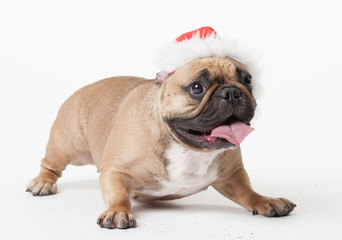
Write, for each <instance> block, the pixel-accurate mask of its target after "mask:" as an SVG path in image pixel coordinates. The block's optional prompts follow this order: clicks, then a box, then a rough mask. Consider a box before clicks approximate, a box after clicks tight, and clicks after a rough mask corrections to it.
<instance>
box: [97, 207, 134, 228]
mask: <svg viewBox="0 0 342 240" xmlns="http://www.w3.org/2000/svg"><path fill="white" fill-rule="evenodd" d="M97 224H98V225H100V227H104V228H119V229H125V228H134V227H135V226H136V221H135V218H134V216H133V214H132V213H131V212H130V211H129V210H128V209H127V208H125V207H114V208H110V209H108V210H107V211H104V212H103V213H102V214H101V215H100V216H99V218H98V219H97Z"/></svg>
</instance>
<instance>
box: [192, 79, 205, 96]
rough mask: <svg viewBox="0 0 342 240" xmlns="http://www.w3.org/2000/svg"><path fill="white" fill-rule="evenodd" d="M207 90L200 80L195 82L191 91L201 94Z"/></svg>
mask: <svg viewBox="0 0 342 240" xmlns="http://www.w3.org/2000/svg"><path fill="white" fill-rule="evenodd" d="M205 91H206V89H205V87H204V86H203V85H202V84H201V83H199V82H194V83H193V84H191V86H190V93H191V94H194V95H198V94H201V93H203V92H205Z"/></svg>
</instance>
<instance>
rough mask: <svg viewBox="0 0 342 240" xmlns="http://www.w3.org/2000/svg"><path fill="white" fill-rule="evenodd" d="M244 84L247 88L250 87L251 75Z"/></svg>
mask: <svg viewBox="0 0 342 240" xmlns="http://www.w3.org/2000/svg"><path fill="white" fill-rule="evenodd" d="M244 84H245V85H246V86H247V87H250V86H251V84H252V76H251V75H247V76H246V77H245V79H244Z"/></svg>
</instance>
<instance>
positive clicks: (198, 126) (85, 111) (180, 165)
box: [27, 57, 296, 229]
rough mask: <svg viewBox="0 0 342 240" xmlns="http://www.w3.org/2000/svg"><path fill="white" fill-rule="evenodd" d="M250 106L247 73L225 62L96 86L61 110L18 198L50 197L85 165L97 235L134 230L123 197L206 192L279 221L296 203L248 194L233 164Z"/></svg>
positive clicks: (238, 162)
mask: <svg viewBox="0 0 342 240" xmlns="http://www.w3.org/2000/svg"><path fill="white" fill-rule="evenodd" d="M256 106H257V104H256V100H255V98H254V96H253V88H252V76H251V74H250V73H249V72H248V70H247V69H246V67H245V66H244V65H243V64H242V63H240V62H238V61H236V60H234V59H232V58H229V57H205V58H199V59H195V60H192V61H190V62H188V63H186V64H184V65H183V66H181V67H179V68H177V69H176V70H175V71H174V72H173V73H165V72H161V73H159V74H158V75H157V77H156V79H155V80H151V79H144V78H138V77H128V76H127V77H113V78H108V79H104V80H101V81H98V82H95V83H93V84H90V85H88V86H86V87H83V88H81V89H80V90H78V91H77V92H75V93H74V94H73V95H72V96H71V97H70V98H69V99H67V100H66V102H65V103H64V104H63V105H62V107H61V108H60V110H59V113H58V116H57V118H56V120H55V122H54V124H53V126H52V129H51V133H50V138H49V141H48V144H47V148H46V155H45V157H44V158H43V160H42V162H41V169H40V173H39V175H38V176H37V177H36V178H34V179H33V180H32V181H31V182H30V183H29V184H28V186H27V191H29V192H31V193H32V194H33V196H46V195H50V194H55V193H56V192H57V185H56V181H57V179H58V178H59V177H61V176H62V171H63V170H64V169H65V168H66V167H67V166H68V165H69V164H74V165H84V164H94V165H95V166H96V167H97V169H98V171H99V174H100V177H99V181H100V186H101V192H102V196H103V200H104V203H105V206H106V210H105V211H104V212H103V213H102V214H101V215H100V216H99V217H98V220H97V224H99V225H100V226H101V227H104V228H121V229H122V228H132V227H135V226H136V220H135V217H134V215H133V214H132V212H131V200H130V199H131V198H142V199H146V200H171V199H178V198H182V197H186V196H189V195H192V194H195V193H197V192H199V191H203V190H205V189H207V188H208V187H209V186H212V187H214V188H215V189H216V190H217V191H218V192H220V193H221V194H223V195H224V196H225V197H227V198H229V199H231V200H232V201H234V202H236V203H238V204H239V205H241V206H243V207H244V208H246V209H248V210H249V211H251V212H252V213H253V215H255V214H260V215H264V216H267V217H275V216H284V215H287V214H289V213H290V212H291V211H292V210H293V209H294V207H296V205H295V204H294V203H292V202H291V201H289V200H287V199H285V198H270V197H265V196H262V195H260V194H258V193H256V192H255V191H254V190H253V189H252V187H251V184H250V180H249V177H248V175H247V172H246V170H245V168H244V165H243V162H242V158H241V148H240V143H241V141H242V140H243V139H244V138H245V137H246V136H247V135H248V134H249V133H250V132H251V131H252V130H253V129H252V128H251V127H250V122H251V120H252V119H253V116H254V111H255V109H256Z"/></svg>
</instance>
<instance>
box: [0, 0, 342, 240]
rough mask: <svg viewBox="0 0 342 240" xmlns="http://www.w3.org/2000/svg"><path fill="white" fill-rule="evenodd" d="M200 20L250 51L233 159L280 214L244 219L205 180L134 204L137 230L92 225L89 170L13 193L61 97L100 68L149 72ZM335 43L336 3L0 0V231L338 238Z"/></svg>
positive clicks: (94, 201)
mask: <svg viewBox="0 0 342 240" xmlns="http://www.w3.org/2000/svg"><path fill="white" fill-rule="evenodd" d="M207 25H210V26H212V27H213V28H214V29H215V30H216V31H217V32H218V33H219V35H222V36H225V37H232V38H234V39H237V40H238V41H240V42H241V44H242V43H243V44H246V45H247V46H249V47H250V48H251V49H254V50H255V51H256V52H257V53H258V54H259V55H261V57H260V59H259V61H260V63H261V65H262V66H263V75H262V77H261V78H260V79H258V81H260V82H261V84H262V85H263V93H262V96H261V98H259V111H258V115H257V117H256V119H255V120H254V122H253V126H254V127H255V128H256V130H255V131H254V132H253V133H252V134H251V135H250V136H249V137H248V138H247V139H246V140H245V141H244V143H243V144H242V150H243V157H244V162H245V166H246V168H247V170H248V172H249V174H250V178H251V180H252V184H253V186H254V188H255V189H256V190H257V191H258V192H261V193H263V194H265V195H268V196H279V197H286V198H288V199H290V200H292V201H294V202H295V203H296V204H297V205H298V207H297V208H296V209H295V210H294V212H293V213H291V214H290V215H289V216H287V217H281V218H271V219H270V218H265V217H262V216H252V214H251V213H249V212H247V211H246V210H244V209H243V208H241V207H240V206H238V205H236V204H234V203H232V202H231V201H229V200H227V199H225V198H223V197H222V196H220V195H219V194H218V193H216V192H215V191H214V190H212V189H210V190H208V191H206V192H202V193H200V194H197V195H194V196H191V197H188V198H185V199H182V200H177V201H171V202H162V203H155V204H147V203H140V202H133V209H132V210H133V213H134V214H135V215H136V217H137V221H138V227H137V228H136V229H130V230H107V229H101V228H99V227H98V226H97V225H96V223H95V222H96V218H97V216H98V215H99V214H100V213H101V212H102V211H103V210H104V204H103V202H102V198H101V194H100V190H99V186H98V182H97V178H98V173H97V172H96V169H95V167H94V166H86V167H72V166H70V167H68V169H67V170H66V171H65V172H64V176H63V177H62V178H61V179H60V180H59V182H58V184H59V185H58V186H59V192H58V194H57V195H54V196H49V197H44V198H43V197H35V198H34V197H32V196H31V195H30V194H28V193H25V187H26V184H27V183H28V181H29V180H30V179H31V178H33V177H34V176H36V175H37V173H38V171H39V163H40V159H41V158H42V157H43V155H44V148H45V145H46V142H47V139H48V134H49V130H50V127H51V124H52V122H53V120H54V118H55V116H56V113H57V110H58V108H59V106H60V105H61V104H62V102H63V101H64V100H65V99H66V98H67V97H68V96H70V95H71V94H72V93H73V92H74V91H75V90H77V89H78V88H80V87H82V86H84V85H86V84H88V83H91V82H94V81H96V80H99V79H102V78H105V77H110V76H116V75H136V76H143V77H146V78H153V77H154V75H155V73H156V72H158V70H159V69H157V68H156V67H155V65H154V64H153V59H154V54H155V52H156V49H157V47H158V46H162V45H164V44H165V43H167V41H172V40H173V39H174V38H175V37H177V36H178V35H179V34H181V33H184V32H186V31H189V30H193V29H195V28H198V27H201V26H207ZM341 43H342V16H341V6H340V3H339V2H338V1H324V2H323V1H291V0H290V1H271V0H270V1H252V0H249V1H240V0H235V1H231V0H222V1H219V0H210V1H208V0H206V1H200V0H196V1H195V0H193V1H177V0H173V1H147V0H145V1H138V0H135V1H103V0H99V1H63V0H61V1H46V0H42V1H34V0H33V1H24V0H22V1H17V0H11V1H5V0H1V2H0V81H1V85H0V89H1V90H0V91H1V93H0V109H1V118H0V122H1V124H0V141H1V142H0V146H1V160H0V161H1V174H0V184H1V191H0V216H1V217H0V239H1V240H2V239H19V238H25V239H95V238H97V239H100V238H101V239H144V238H145V239H176V238H178V239H186V238H187V239H189V238H191V239H196V238H197V239H310V240H311V239H341V238H342V233H341V231H340V227H341V225H342V224H341V222H342V221H341V214H342V207H341V206H342V202H341V199H342V190H341V189H342V182H341V180H342V177H341V168H342V156H341V140H340V136H341V134H342V126H341V121H342V117H341V85H342V84H341V81H342V78H341V71H340V70H341V65H342V62H341V55H342V47H341Z"/></svg>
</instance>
